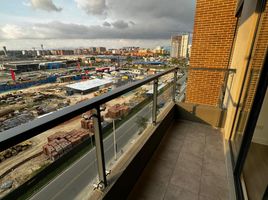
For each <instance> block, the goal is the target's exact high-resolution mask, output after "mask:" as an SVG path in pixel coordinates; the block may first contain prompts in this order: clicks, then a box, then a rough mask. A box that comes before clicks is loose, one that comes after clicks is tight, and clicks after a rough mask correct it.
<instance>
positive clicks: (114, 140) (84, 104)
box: [0, 67, 234, 199]
mask: <svg viewBox="0 0 268 200" xmlns="http://www.w3.org/2000/svg"><path fill="white" fill-rule="evenodd" d="M202 70H206V71H207V75H208V76H207V81H209V80H210V77H211V76H212V75H213V76H214V75H215V74H216V75H219V76H222V80H221V85H220V86H219V87H220V90H219V91H220V94H219V100H218V102H219V103H218V104H217V105H218V106H221V107H222V105H223V99H224V98H223V97H224V91H225V87H226V83H227V79H228V77H229V75H230V74H232V73H230V72H234V71H233V70H225V69H214V68H178V67H176V68H172V69H169V70H167V71H164V72H161V73H158V74H156V75H152V76H148V77H147V78H145V79H143V80H139V81H135V82H129V83H128V84H127V85H122V84H119V85H118V87H117V86H116V85H113V86H110V87H108V88H102V89H100V90H99V91H98V92H95V93H91V94H90V95H91V96H90V95H80V97H79V98H80V99H79V101H80V102H79V103H77V104H74V105H71V106H68V107H65V108H62V109H60V110H58V111H54V112H51V113H50V114H45V115H42V116H40V117H38V118H36V119H31V120H30V121H29V122H27V123H22V124H21V125H19V126H16V127H13V128H12V127H9V128H7V129H4V130H3V129H2V132H1V133H0V151H1V152H0V160H1V163H0V198H3V197H5V198H9V199H15V198H18V197H21V199H25V198H29V197H31V199H53V198H57V199H60V198H63V199H64V198H65V197H66V194H68V198H70V199H74V198H75V197H77V196H78V195H79V194H80V195H81V194H82V195H87V194H88V193H89V188H88V186H89V185H91V187H92V191H93V189H94V188H95V187H98V188H100V189H102V188H105V187H106V186H107V178H106V177H107V174H109V171H110V170H111V169H113V167H114V166H115V164H116V163H117V162H119V160H120V159H121V157H122V155H124V153H125V152H126V151H127V150H128V149H130V148H131V147H132V145H134V144H135V141H137V140H138V139H139V137H140V136H141V135H142V133H143V132H144V130H145V129H146V127H147V126H148V125H149V124H153V125H155V124H156V122H157V117H158V115H159V114H160V113H161V112H162V111H163V110H165V107H166V106H167V105H169V102H172V101H174V102H184V100H185V91H186V87H187V83H188V78H187V76H188V74H189V73H198V72H200V71H202ZM204 80H206V78H204ZM197 81H198V80H197ZM229 81H230V80H229ZM200 84H204V81H203V82H202V83H200ZM111 88H113V89H112V90H111ZM110 90H111V91H110ZM93 97H94V98H93ZM40 98H41V97H40ZM53 98H54V97H53ZM33 106H34V105H33ZM83 192H84V193H83Z"/></svg>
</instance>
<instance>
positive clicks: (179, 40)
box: [170, 35, 189, 58]
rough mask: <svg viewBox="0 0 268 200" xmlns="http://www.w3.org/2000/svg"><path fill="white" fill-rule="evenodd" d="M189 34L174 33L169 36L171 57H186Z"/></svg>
mask: <svg viewBox="0 0 268 200" xmlns="http://www.w3.org/2000/svg"><path fill="white" fill-rule="evenodd" d="M188 44H189V35H176V36H172V37H171V54H170V56H171V57H172V58H187V57H188Z"/></svg>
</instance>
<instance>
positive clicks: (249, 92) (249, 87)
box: [231, 69, 260, 161]
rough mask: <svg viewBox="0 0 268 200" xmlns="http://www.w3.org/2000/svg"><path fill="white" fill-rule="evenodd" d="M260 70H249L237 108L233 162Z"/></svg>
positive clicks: (239, 144) (233, 140) (233, 137)
mask: <svg viewBox="0 0 268 200" xmlns="http://www.w3.org/2000/svg"><path fill="white" fill-rule="evenodd" d="M259 73H260V70H258V69H251V70H250V71H249V73H248V74H247V81H246V85H245V87H244V90H243V93H242V95H243V101H242V103H241V106H240V107H239V108H238V117H237V119H236V125H235V131H234V133H233V136H232V141H231V144H232V151H233V155H234V158H235V161H236V159H237V156H238V152H239V149H240V146H241V142H242V138H243V135H244V129H245V126H246V123H247V120H248V115H249V112H250V109H251V105H252V102H253V99H254V96H255V92H256V91H255V90H256V87H257V83H258V79H259Z"/></svg>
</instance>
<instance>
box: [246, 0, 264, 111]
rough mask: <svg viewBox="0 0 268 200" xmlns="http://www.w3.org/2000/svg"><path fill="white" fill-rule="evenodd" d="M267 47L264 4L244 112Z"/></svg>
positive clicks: (252, 94)
mask: <svg viewBox="0 0 268 200" xmlns="http://www.w3.org/2000/svg"><path fill="white" fill-rule="evenodd" d="M267 47H268V4H267V3H266V7H265V11H264V13H263V16H262V18H261V21H260V28H259V31H258V35H257V38H256V42H255V46H254V50H253V55H252V61H251V63H250V70H252V74H251V78H250V84H248V85H249V88H247V90H248V95H247V98H246V100H245V111H248V110H249V109H250V108H251V105H252V102H253V98H254V96H255V91H256V87H257V83H258V80H259V74H260V70H261V68H262V67H263V62H264V58H265V53H266V49H267ZM266 67H267V66H266Z"/></svg>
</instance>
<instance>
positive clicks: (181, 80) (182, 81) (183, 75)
mask: <svg viewBox="0 0 268 200" xmlns="http://www.w3.org/2000/svg"><path fill="white" fill-rule="evenodd" d="M186 81H187V71H186V70H179V71H178V77H177V91H176V101H177V102H184V100H185V92H186Z"/></svg>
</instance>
